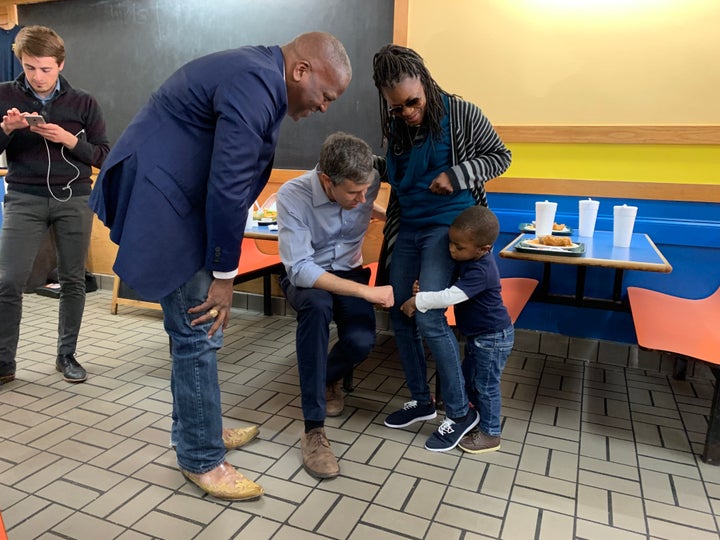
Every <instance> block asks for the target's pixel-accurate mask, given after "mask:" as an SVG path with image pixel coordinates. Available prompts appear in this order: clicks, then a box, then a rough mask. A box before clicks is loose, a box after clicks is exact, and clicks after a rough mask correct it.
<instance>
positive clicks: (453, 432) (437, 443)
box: [425, 409, 480, 452]
mask: <svg viewBox="0 0 720 540" xmlns="http://www.w3.org/2000/svg"><path fill="white" fill-rule="evenodd" d="M479 422H480V415H479V414H478V413H477V411H476V410H475V409H470V411H469V412H468V414H467V416H466V417H465V420H463V421H462V422H453V421H452V420H451V419H450V418H446V419H445V421H444V422H443V423H442V424H440V427H439V428H437V431H436V432H435V433H433V434H432V435H430V438H429V439H428V440H427V442H426V443H425V449H426V450H430V451H431V452H447V451H448V450H452V449H453V448H455V447H456V446H457V445H458V443H459V442H460V440H461V439H462V438H463V437H464V436H465V434H466V433H468V432H469V431H470V430H472V428H474V427H475V426H477V425H478V423H479Z"/></svg>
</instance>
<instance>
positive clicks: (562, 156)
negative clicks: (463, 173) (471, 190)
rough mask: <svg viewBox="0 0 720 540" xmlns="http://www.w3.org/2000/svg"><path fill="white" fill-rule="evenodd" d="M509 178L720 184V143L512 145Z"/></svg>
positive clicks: (507, 174)
mask: <svg viewBox="0 0 720 540" xmlns="http://www.w3.org/2000/svg"><path fill="white" fill-rule="evenodd" d="M508 146H509V147H510V149H511V150H512V152H513V162H512V165H511V166H510V169H508V171H507V173H506V174H505V175H506V176H516V177H533V178H570V179H572V178H577V179H588V180H589V179H594V180H622V181H636V182H668V183H678V184H711V185H720V146H714V145H697V146H690V145H688V146H682V145H677V146H676V145H637V144H632V145H620V144H545V143H512V144H508Z"/></svg>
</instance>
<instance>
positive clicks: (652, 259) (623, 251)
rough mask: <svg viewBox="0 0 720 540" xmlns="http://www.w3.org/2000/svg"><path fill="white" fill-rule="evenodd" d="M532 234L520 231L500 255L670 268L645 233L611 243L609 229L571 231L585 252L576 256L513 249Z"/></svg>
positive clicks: (646, 268) (647, 268)
mask: <svg viewBox="0 0 720 540" xmlns="http://www.w3.org/2000/svg"><path fill="white" fill-rule="evenodd" d="M531 238H535V235H534V234H527V233H523V234H521V235H519V236H518V237H517V238H515V239H514V240H513V241H512V242H510V243H509V244H508V245H507V246H505V247H504V248H503V249H502V250H501V251H500V253H499V255H500V257H503V258H507V259H519V260H523V261H538V262H547V263H557V264H571V265H576V266H603V267H606V268H619V269H624V270H644V271H647V272H665V273H667V272H670V271H672V266H670V263H668V262H667V260H666V259H665V257H664V256H663V254H662V253H661V252H660V250H659V249H658V248H657V246H655V244H654V243H653V241H652V240H651V239H650V237H649V236H648V235H647V234H645V233H633V235H632V239H631V241H630V247H627V248H621V247H615V246H613V233H612V231H595V234H594V235H593V236H592V237H586V236H582V237H578V236H577V234H573V235H572V236H571V239H572V241H573V242H575V243H578V242H582V243H583V244H585V253H584V254H583V255H581V256H579V257H568V256H566V255H554V254H552V253H527V252H525V253H521V252H519V251H516V250H515V244H516V243H517V242H520V241H522V240H530V239H531Z"/></svg>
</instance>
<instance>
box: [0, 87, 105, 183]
mask: <svg viewBox="0 0 720 540" xmlns="http://www.w3.org/2000/svg"><path fill="white" fill-rule="evenodd" d="M13 107H16V108H17V109H19V110H20V112H29V113H32V112H37V113H39V114H41V115H42V116H43V117H45V121H46V122H48V123H52V124H58V125H59V126H61V127H63V128H64V129H66V130H67V131H69V132H70V133H72V134H73V135H75V136H77V137H78V143H77V145H76V146H75V148H73V149H72V150H69V149H67V148H64V149H63V146H62V145H61V144H59V143H54V142H50V141H47V144H48V146H47V148H46V146H45V140H44V139H43V137H41V136H40V135H38V134H37V133H32V132H31V131H30V130H29V129H16V130H15V131H13V132H12V133H11V134H10V135H9V136H8V135H5V133H4V132H3V131H2V130H1V129H0V151H3V150H5V151H6V156H7V162H8V172H7V175H6V176H5V181H6V182H7V184H8V191H11V190H17V191H23V192H26V193H34V194H37V195H46V196H48V197H49V196H50V194H49V192H48V190H47V186H46V183H47V181H48V180H47V176H48V149H49V151H50V177H49V182H50V185H51V186H53V190H55V186H57V187H58V188H59V187H60V186H65V185H66V184H67V183H68V182H69V181H70V180H72V178H74V177H75V176H76V175H77V174H78V172H77V170H75V168H73V167H72V166H71V165H70V164H68V163H67V162H66V161H65V159H67V161H69V162H70V163H72V164H73V165H75V167H77V168H78V169H79V171H80V175H79V177H78V178H77V180H75V181H74V182H73V184H72V186H73V191H74V193H75V194H89V193H90V188H91V181H90V175H91V174H92V167H93V166H94V167H98V168H99V167H100V166H101V165H102V163H103V161H104V160H105V157H106V156H107V154H108V152H109V151H110V144H109V141H108V138H107V135H106V133H105V120H104V118H103V114H102V111H101V109H100V106H99V105H98V103H97V101H96V100H95V98H93V97H92V96H91V95H90V94H88V93H87V92H84V91H82V90H76V89H74V88H73V87H71V86H70V84H69V83H68V82H67V80H65V78H64V77H62V76H60V92H59V93H58V94H57V95H56V96H55V97H54V98H53V99H51V100H50V101H48V102H47V103H45V104H43V103H42V102H41V101H40V100H39V99H38V98H37V97H35V95H34V94H33V93H32V91H31V90H30V89H28V88H26V86H25V74H21V75H20V76H19V77H18V78H17V79H16V80H14V81H12V82H6V83H2V84H0V111H3V114H4V112H5V111H7V110H8V109H11V108H13ZM61 149H62V153H63V154H64V156H65V159H63V157H62V155H61Z"/></svg>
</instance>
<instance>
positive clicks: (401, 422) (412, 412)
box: [385, 400, 477, 428]
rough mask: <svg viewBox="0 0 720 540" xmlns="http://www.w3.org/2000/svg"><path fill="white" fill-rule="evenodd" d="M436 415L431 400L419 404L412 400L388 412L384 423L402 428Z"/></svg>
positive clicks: (430, 418)
mask: <svg viewBox="0 0 720 540" xmlns="http://www.w3.org/2000/svg"><path fill="white" fill-rule="evenodd" d="M436 416H437V412H435V404H434V403H433V402H432V401H431V402H430V403H427V404H426V405H420V404H419V403H418V402H417V401H415V400H412V401H408V402H407V403H405V405H403V408H402V409H400V410H399V411H395V412H394V413H391V414H389V415H388V417H387V418H386V419H385V425H386V426H387V427H391V428H402V427H405V426H409V425H410V424H414V423H415V422H422V421H424V420H432V419H433V418H435V417H436ZM476 423H477V422H476Z"/></svg>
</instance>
